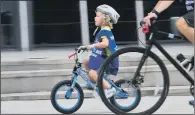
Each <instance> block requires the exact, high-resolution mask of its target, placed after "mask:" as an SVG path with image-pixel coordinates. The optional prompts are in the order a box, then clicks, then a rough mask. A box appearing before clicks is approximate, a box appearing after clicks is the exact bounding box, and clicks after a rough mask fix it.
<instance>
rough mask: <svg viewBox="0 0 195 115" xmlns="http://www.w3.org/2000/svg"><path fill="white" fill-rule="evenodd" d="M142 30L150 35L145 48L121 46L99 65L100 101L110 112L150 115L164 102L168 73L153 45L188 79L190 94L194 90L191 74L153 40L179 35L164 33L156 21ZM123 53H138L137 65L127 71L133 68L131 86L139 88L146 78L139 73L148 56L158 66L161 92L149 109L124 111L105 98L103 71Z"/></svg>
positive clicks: (128, 114) (167, 86)
mask: <svg viewBox="0 0 195 115" xmlns="http://www.w3.org/2000/svg"><path fill="white" fill-rule="evenodd" d="M143 23H144V22H143V21H141V22H140V24H141V25H142V24H143ZM147 30H148V33H147ZM143 32H146V33H147V34H149V35H150V36H149V40H148V41H147V43H146V47H145V48H143V47H125V48H121V49H119V50H117V51H116V52H115V53H113V54H112V55H111V56H109V57H108V58H106V60H105V62H104V64H103V65H102V67H101V70H100V72H99V77H98V88H99V94H100V97H101V99H102V101H103V102H104V104H105V105H106V106H107V107H108V108H109V109H110V110H111V111H112V112H114V113H116V114H125V115H150V114H152V113H154V112H155V111H156V110H158V109H159V108H160V107H161V105H162V104H163V103H164V101H165V99H166V97H167V95H168V92H169V85H170V84H169V73H168V70H167V67H166V66H165V64H164V62H163V61H162V60H161V59H160V58H159V56H157V55H156V54H155V53H154V52H152V51H151V48H152V46H153V45H154V46H156V47H157V49H158V50H159V51H160V52H161V53H162V54H163V55H164V56H165V57H166V58H167V59H168V60H169V61H170V62H171V63H172V64H173V65H174V66H173V67H175V68H177V70H178V71H179V72H180V73H181V74H182V75H183V76H184V77H185V78H186V79H187V80H188V81H189V83H190V84H191V86H190V92H191V94H192V95H194V92H193V90H194V80H193V78H192V76H190V73H189V72H188V71H186V70H185V69H184V68H183V67H182V66H181V65H180V64H179V63H178V62H177V61H176V60H175V59H174V58H172V57H171V56H170V55H169V53H168V52H167V51H165V49H164V48H163V47H162V46H161V45H160V44H159V43H158V42H157V40H155V38H156V37H158V35H162V36H165V37H169V38H170V37H172V38H181V37H179V36H177V35H174V34H171V33H166V32H163V31H159V30H158V29H157V26H156V23H154V24H153V25H152V26H150V27H149V28H148V29H147V28H145V29H143ZM146 33H145V34H146ZM125 53H132V54H131V55H135V54H134V53H139V54H140V55H139V56H140V60H138V58H136V60H137V63H138V67H136V68H135V67H134V68H129V70H128V71H132V69H135V73H133V74H132V76H131V77H132V78H131V85H132V87H134V88H137V89H139V88H140V86H141V85H142V84H144V83H145V79H148V78H147V77H145V76H144V75H143V74H141V71H142V69H143V68H145V67H146V66H144V63H145V62H147V59H148V58H150V63H151V64H152V62H155V63H156V65H153V66H155V67H156V66H158V67H159V72H161V73H162V78H161V81H163V83H162V86H161V93H160V95H159V96H158V97H159V99H158V100H157V102H156V103H155V104H154V105H153V106H151V107H150V108H149V109H147V110H145V111H144V110H143V111H141V112H137V113H132V112H133V111H131V112H130V113H128V112H124V111H122V110H120V109H119V108H117V107H115V106H113V104H112V103H110V102H109V100H107V99H106V97H105V94H104V91H103V87H102V79H103V77H102V76H103V75H104V72H105V71H106V68H107V66H108V65H109V64H110V62H111V61H112V60H113V59H115V58H118V57H119V56H120V55H122V54H125ZM128 59H130V58H128ZM120 63H121V62H120ZM126 64H127V63H126ZM133 64H134V63H132V65H133ZM121 68H124V67H121ZM125 68H127V67H125ZM153 70H154V69H153ZM150 75H151V76H152V74H151V73H150ZM156 75H157V74H156ZM129 76H130V75H129ZM151 76H150V77H151ZM153 76H155V75H153ZM156 77H157V78H158V77H159V76H156ZM150 80H153V79H150ZM145 86H147V85H145ZM146 98H148V97H146ZM151 100H153V99H151ZM145 102H146V101H145ZM149 103H150V102H149ZM145 106H147V105H146V104H145V105H144V106H143V107H145ZM143 107H142V108H143ZM140 110H141V108H140Z"/></svg>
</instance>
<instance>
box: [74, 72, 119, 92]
mask: <svg viewBox="0 0 195 115" xmlns="http://www.w3.org/2000/svg"><path fill="white" fill-rule="evenodd" d="M73 74H74V77H73V78H72V86H71V88H74V86H75V83H76V81H77V78H78V76H81V77H82V78H83V80H85V81H86V82H87V84H88V85H90V86H91V87H93V89H96V85H95V84H94V83H93V82H92V81H91V80H90V79H89V78H88V76H86V75H85V74H87V71H86V70H84V69H83V68H77V69H76V71H73ZM104 78H105V80H106V81H108V82H109V83H110V84H111V85H112V86H114V87H115V88H116V90H119V91H121V88H119V87H117V86H116V85H115V84H114V82H112V81H111V80H109V79H108V76H107V75H106V74H105V75H104Z"/></svg>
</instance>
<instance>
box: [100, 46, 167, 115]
mask: <svg viewBox="0 0 195 115" xmlns="http://www.w3.org/2000/svg"><path fill="white" fill-rule="evenodd" d="M145 51H146V49H144V48H141V47H126V48H122V49H119V50H118V51H116V52H115V53H113V54H112V55H111V56H109V57H108V58H106V60H105V61H104V63H103V65H102V67H101V69H100V72H99V74H98V88H99V95H100V97H101V99H102V101H103V102H104V104H105V105H106V106H107V107H108V108H109V109H110V110H111V111H112V112H114V113H115V114H125V115H150V114H152V113H154V112H155V111H156V110H158V109H159V108H160V107H161V105H162V104H163V102H164V101H165V99H166V97H167V95H168V91H169V74H168V71H167V68H166V67H165V65H164V63H163V61H162V60H161V59H160V58H159V57H158V56H157V55H156V54H154V53H153V52H151V51H149V52H148V57H147V58H151V59H152V60H153V61H154V62H156V64H157V65H158V66H159V68H160V72H161V73H162V80H163V84H162V85H163V86H162V91H161V95H160V97H159V99H158V101H157V102H156V103H155V104H154V105H153V106H152V107H151V108H149V109H147V110H145V111H141V112H138V113H131V112H125V111H123V110H122V109H120V108H119V107H116V106H115V105H113V104H112V103H110V102H109V100H108V99H107V98H106V96H105V94H104V90H103V82H102V81H103V76H104V73H105V71H106V67H108V65H109V64H110V62H111V61H112V60H113V59H115V58H116V57H119V55H122V54H124V53H128V52H133V53H140V54H141V55H142V56H143V54H144V53H145ZM119 63H120V62H119Z"/></svg>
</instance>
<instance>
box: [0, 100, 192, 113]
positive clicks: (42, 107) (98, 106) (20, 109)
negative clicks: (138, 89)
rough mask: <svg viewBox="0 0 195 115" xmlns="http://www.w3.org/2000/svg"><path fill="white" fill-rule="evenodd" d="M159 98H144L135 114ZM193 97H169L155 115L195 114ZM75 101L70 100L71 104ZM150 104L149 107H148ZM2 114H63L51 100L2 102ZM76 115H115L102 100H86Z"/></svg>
mask: <svg viewBox="0 0 195 115" xmlns="http://www.w3.org/2000/svg"><path fill="white" fill-rule="evenodd" d="M156 98H157V97H147V96H146V97H142V101H141V102H140V104H139V105H138V107H137V108H136V109H135V110H134V111H133V112H140V111H143V110H146V109H148V108H149V107H151V106H150V105H151V103H152V104H154V102H156V101H155V100H156ZM191 99H192V97H191V96H168V97H167V99H166V100H165V102H164V103H163V105H162V106H161V107H160V108H159V109H158V110H157V111H156V112H155V113H154V114H177V115H178V114H194V108H193V107H192V106H190V105H189V104H188V101H189V100H191ZM72 101H75V100H70V102H69V103H71V102H72ZM148 104H149V105H148ZM1 114H61V113H59V112H58V111H56V110H55V109H54V108H53V106H52V104H51V102H50V100H28V101H1ZM74 114H113V113H112V112H111V111H110V110H109V109H108V108H107V107H106V106H105V105H104V104H103V102H102V101H101V100H100V99H96V98H90V99H84V102H83V104H82V106H81V108H80V109H79V110H78V111H76V112H75V113H74Z"/></svg>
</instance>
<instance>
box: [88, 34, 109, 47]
mask: <svg viewBox="0 0 195 115" xmlns="http://www.w3.org/2000/svg"><path fill="white" fill-rule="evenodd" d="M108 44H109V41H108V39H107V38H106V37H103V38H102V41H101V42H99V43H95V44H92V45H89V46H88V50H90V49H91V48H92V47H95V48H106V47H108Z"/></svg>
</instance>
